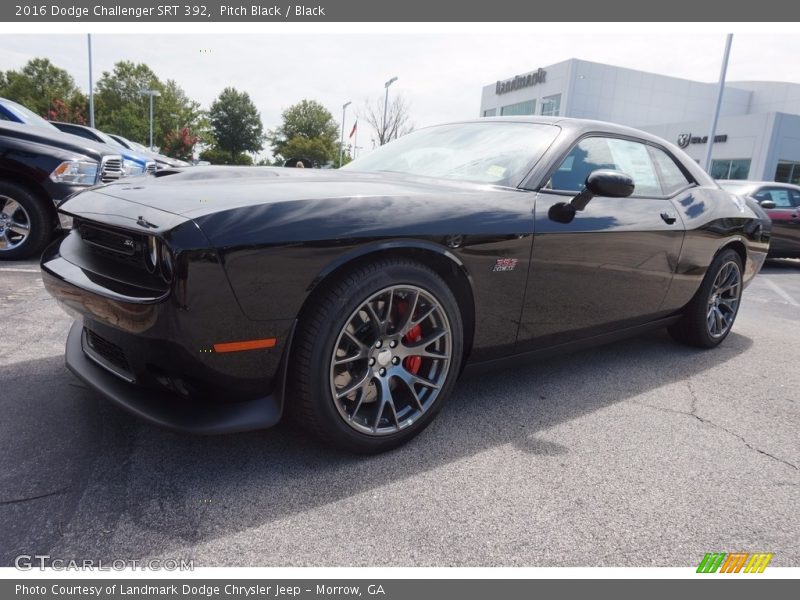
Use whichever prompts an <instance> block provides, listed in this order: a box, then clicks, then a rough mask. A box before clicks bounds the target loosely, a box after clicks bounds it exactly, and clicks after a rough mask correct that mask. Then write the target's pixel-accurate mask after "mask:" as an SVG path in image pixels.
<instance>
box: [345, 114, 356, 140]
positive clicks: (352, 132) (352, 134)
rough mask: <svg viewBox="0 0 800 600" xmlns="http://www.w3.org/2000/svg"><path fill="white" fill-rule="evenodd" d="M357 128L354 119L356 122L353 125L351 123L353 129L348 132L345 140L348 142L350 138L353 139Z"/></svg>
mask: <svg viewBox="0 0 800 600" xmlns="http://www.w3.org/2000/svg"><path fill="white" fill-rule="evenodd" d="M357 128H358V119H356V122H355V123H353V128H352V129H351V130H350V135H348V136H347V139H348V140H349V139H350V138H352V137H353V136H354V135H355V134H356V129H357Z"/></svg>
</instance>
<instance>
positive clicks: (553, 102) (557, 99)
mask: <svg viewBox="0 0 800 600" xmlns="http://www.w3.org/2000/svg"><path fill="white" fill-rule="evenodd" d="M560 111H561V94H555V95H554V96H545V97H544V98H542V115H544V116H546V117H557V116H558V113H559V112H560Z"/></svg>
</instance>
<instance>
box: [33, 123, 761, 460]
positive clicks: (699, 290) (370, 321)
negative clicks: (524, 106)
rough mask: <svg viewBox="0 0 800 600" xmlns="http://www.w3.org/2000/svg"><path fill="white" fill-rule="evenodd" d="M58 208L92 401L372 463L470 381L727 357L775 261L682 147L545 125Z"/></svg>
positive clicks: (70, 350)
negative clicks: (622, 350)
mask: <svg viewBox="0 0 800 600" xmlns="http://www.w3.org/2000/svg"><path fill="white" fill-rule="evenodd" d="M61 210H62V211H63V212H64V213H65V214H68V215H70V216H72V217H74V219H75V228H74V229H73V231H72V233H71V234H70V235H69V236H67V237H66V238H65V239H64V240H63V241H62V242H61V243H58V244H54V245H52V246H51V247H50V248H49V249H48V250H47V251H46V252H45V254H44V256H43V258H42V272H43V278H44V281H45V284H46V286H47V289H48V290H49V291H50V293H51V294H52V295H53V296H54V297H55V298H57V299H58V300H59V301H61V302H62V303H63V304H65V305H66V306H67V307H69V308H70V309H72V310H74V311H77V312H78V313H79V314H80V315H81V317H80V318H79V319H78V320H77V321H76V322H75V324H74V325H73V327H72V330H71V332H70V334H69V339H68V340H67V351H66V359H67V365H68V367H69V368H70V369H71V370H72V371H73V372H74V373H75V374H76V375H77V376H78V377H79V378H81V379H82V380H83V381H85V382H86V384H87V385H88V386H89V387H90V388H92V389H94V390H97V391H99V392H100V393H101V394H103V395H104V396H106V397H107V398H108V399H110V400H112V401H113V402H115V403H117V404H118V405H120V406H123V407H125V408H127V409H128V410H130V411H132V412H133V413H135V414H137V415H139V416H141V417H144V418H146V419H149V420H150V421H152V422H155V423H158V424H161V425H166V426H170V427H173V428H177V429H180V430H184V431H192V432H198V433H222V432H230V431H240V430H246V429H254V428H263V427H269V426H271V425H274V424H275V423H277V422H278V420H279V419H280V418H281V415H282V413H283V412H289V413H291V414H293V415H294V416H295V418H296V419H297V420H298V421H299V422H300V423H302V424H303V425H304V426H305V427H307V428H308V429H309V430H310V431H311V432H313V433H315V434H316V435H318V436H319V437H320V438H322V439H323V440H326V441H328V442H330V443H333V444H335V445H338V446H340V447H343V448H347V449H350V450H354V451H359V452H378V451H381V450H386V449H388V448H391V447H394V446H397V445H398V444H400V443H403V442H404V441H406V440H408V439H409V438H411V437H412V436H414V435H416V434H417V433H419V432H420V431H421V430H422V429H423V428H424V427H425V426H427V425H428V424H429V423H430V422H431V419H432V418H433V417H434V415H435V414H436V413H437V412H438V411H439V409H440V408H441V407H442V404H443V402H444V401H445V400H446V398H447V397H448V395H449V394H450V392H451V391H452V389H453V385H454V384H455V381H456V379H457V378H458V376H459V374H460V373H461V372H462V369H464V368H469V369H479V368H486V367H487V366H492V365H494V364H497V362H499V361H504V360H507V359H509V358H511V357H535V356H542V355H544V354H547V353H551V352H553V351H564V350H568V349H570V348H576V347H580V346H585V345H588V344H595V343H598V342H600V341H603V340H610V339H616V338H619V337H621V336H626V335H633V334H636V333H639V332H642V331H645V330H648V329H652V328H658V327H669V330H670V332H671V333H672V335H673V336H674V337H675V338H676V339H678V340H680V341H682V342H686V343H689V344H692V345H695V346H700V347H704V348H710V347H714V346H716V345H717V344H719V343H720V342H721V341H722V340H723V339H725V337H726V336H727V335H728V333H729V332H730V330H731V327H732V325H733V322H734V319H735V318H736V314H737V311H738V309H739V303H740V300H741V294H742V289H743V288H744V287H745V286H746V285H747V284H748V283H749V282H750V281H751V280H752V279H753V277H754V276H755V275H756V273H758V271H759V269H760V268H761V265H762V263H763V261H764V258H765V256H766V253H767V248H768V244H769V221H768V220H765V219H762V218H760V217H759V216H758V215H757V214H756V213H754V212H753V211H752V210H751V209H750V208H749V207H748V206H747V204H746V203H745V202H744V201H743V200H742V199H740V198H738V197H736V196H734V195H732V194H730V193H728V192H725V191H724V190H721V189H720V188H719V187H718V186H717V185H716V184H715V183H714V181H713V180H712V179H710V178H709V176H708V175H706V173H705V172H704V171H702V170H701V169H700V168H699V167H698V166H697V165H696V164H695V163H694V161H692V159H691V158H689V157H688V156H686V155H685V154H684V153H683V152H681V151H680V150H679V149H678V148H676V147H675V146H673V145H671V144H669V143H667V142H665V141H663V140H661V139H659V138H656V137H653V136H651V135H648V134H646V133H643V132H640V131H637V130H634V129H629V128H623V127H618V126H614V125H610V124H607V123H599V122H592V121H580V120H570V119H559V118H548V117H534V118H524V117H523V118H505V119H502V118H500V119H482V120H479V121H471V122H463V123H456V124H449V125H442V126H438V127H431V128H428V129H424V130H420V131H417V132H415V133H412V134H409V135H407V136H405V137H403V138H401V139H399V140H397V141H395V142H393V143H391V144H388V145H386V146H383V147H381V148H380V149H378V150H375V151H374V152H372V153H371V154H369V155H367V156H364V157H363V158H359V159H358V160H356V161H354V162H352V163H350V164H349V165H348V166H347V167H345V168H344V169H341V170H338V171H336V170H317V169H282V168H278V169H273V168H263V169H260V168H236V167H207V168H203V167H194V168H192V169H186V170H184V171H183V172H181V173H177V174H170V175H166V176H162V177H156V178H151V179H149V180H147V181H144V182H141V183H140V182H138V181H137V182H131V183H123V182H120V183H118V184H114V185H111V186H106V187H104V188H101V189H98V190H94V191H89V192H86V193H83V194H79V195H77V196H75V197H74V198H72V199H70V200H69V201H67V202H66V203H65V204H64V205H63V206H61ZM687 360H689V358H688V357H687ZM620 369H621V370H622V369H624V365H620ZM486 410H491V406H487V407H486Z"/></svg>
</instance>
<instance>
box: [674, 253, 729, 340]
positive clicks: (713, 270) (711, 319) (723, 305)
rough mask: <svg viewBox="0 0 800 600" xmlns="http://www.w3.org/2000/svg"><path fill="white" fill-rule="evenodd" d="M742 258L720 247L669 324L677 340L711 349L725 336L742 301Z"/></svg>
mask: <svg viewBox="0 0 800 600" xmlns="http://www.w3.org/2000/svg"><path fill="white" fill-rule="evenodd" d="M742 287H743V286H742V259H741V257H740V256H739V254H738V253H737V252H736V251H735V250H731V249H728V250H723V251H722V252H720V253H719V254H717V256H716V257H715V258H714V260H713V261H712V263H711V265H710V266H709V268H708V271H707V272H706V275H705V277H704V278H703V282H702V283H701V284H700V288H699V289H698V290H697V293H696V294H695V296H694V298H693V299H692V301H691V302H690V303H689V304H688V305H687V306H686V308H685V309H684V311H683V317H682V318H681V320H680V321H678V322H677V323H675V324H674V325H672V326H670V328H669V333H670V334H671V335H672V337H673V338H675V339H676V340H677V341H679V342H682V343H684V344H688V345H690V346H697V347H699V348H713V347H715V346H717V345H719V344H720V343H721V342H722V340H724V339H725V338H726V337H728V334H729V333H730V332H731V328H732V327H733V322H734V321H735V320H736V315H737V314H738V312H739V304H740V302H741V300H742Z"/></svg>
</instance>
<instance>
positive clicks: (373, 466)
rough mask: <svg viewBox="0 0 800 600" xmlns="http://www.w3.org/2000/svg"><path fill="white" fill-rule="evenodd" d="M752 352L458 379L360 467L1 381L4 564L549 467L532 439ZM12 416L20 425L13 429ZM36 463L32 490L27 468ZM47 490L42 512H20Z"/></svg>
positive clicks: (197, 536) (35, 370) (178, 538)
mask: <svg viewBox="0 0 800 600" xmlns="http://www.w3.org/2000/svg"><path fill="white" fill-rule="evenodd" d="M751 345H752V341H751V340H750V339H749V338H746V337H743V336H741V335H737V334H736V333H732V334H731V335H730V336H729V338H728V339H727V340H726V341H725V343H724V344H723V345H722V346H721V347H720V348H717V349H716V350H713V351H702V350H696V349H692V348H687V347H684V346H680V345H677V344H675V343H674V342H672V341H671V340H670V339H669V338H668V336H667V335H666V333H665V332H656V333H653V334H648V335H646V336H643V337H639V338H634V339H632V340H628V341H624V342H619V343H616V344H613V345H610V346H605V347H601V348H596V349H592V350H587V351H583V352H579V353H575V354H571V355H569V356H566V357H561V358H556V359H550V360H546V361H541V362H537V363H535V364H532V365H530V366H525V367H523V368H515V369H508V370H504V371H497V372H493V373H489V374H483V375H482V376H480V377H473V378H469V379H464V380H462V381H461V382H459V384H458V385H457V387H456V389H455V391H454V393H453V396H452V397H451V398H450V399H449V401H448V403H447V405H446V406H445V407H444V409H443V410H442V412H441V413H440V415H439V416H438V417H437V418H436V419H435V421H434V422H433V424H432V425H431V426H430V427H429V428H428V429H427V430H426V431H425V432H423V433H422V434H421V435H420V436H418V437H417V438H415V439H414V440H412V441H411V442H410V443H408V444H407V445H405V446H403V447H402V448H399V449H397V450H394V451H392V452H389V453H386V454H382V455H378V456H369V457H365V456H354V455H350V454H345V453H342V452H337V451H333V450H331V449H329V448H326V447H323V446H320V445H319V444H317V443H316V442H314V441H312V440H310V439H309V438H308V437H306V436H305V435H302V434H298V431H297V430H296V428H295V427H294V426H291V425H288V424H281V425H279V426H278V427H276V428H274V429H272V430H270V431H260V432H252V433H245V434H237V435H227V436H221V437H191V436H186V435H180V434H174V433H171V432H168V431H164V430H161V429H158V428H156V427H153V426H150V425H149V424H144V423H142V422H140V421H138V420H137V419H135V418H134V417H132V416H130V415H128V414H127V413H124V412H123V411H121V410H118V409H116V408H115V407H113V406H111V405H109V404H107V403H106V402H104V401H102V399H100V398H98V397H97V396H96V395H95V394H93V393H91V392H90V391H89V390H87V389H85V388H82V387H80V386H79V384H77V382H76V380H75V379H74V378H73V377H72V376H71V375H70V374H69V373H68V372H66V370H65V369H64V367H63V362H62V359H61V357H51V358H46V359H41V360H38V361H29V363H17V364H16V365H11V366H6V367H2V368H0V378H2V380H3V381H4V382H9V384H10V385H16V386H17V387H18V389H19V387H20V386H21V387H23V388H24V389H25V390H27V393H26V394H24V395H23V396H22V397H16V398H14V399H13V401H10V400H8V399H6V400H3V401H1V402H0V410H4V411H6V412H5V415H6V418H7V421H6V425H5V426H2V425H0V433H2V434H3V436H4V437H5V441H4V442H2V444H3V446H4V449H5V450H6V451H5V452H4V453H3V454H4V458H2V459H0V461H2V464H0V467H1V468H2V469H3V472H4V475H3V476H2V480H1V481H2V483H3V484H4V486H5V490H6V492H5V494H6V495H10V496H16V497H17V500H14V498H11V500H14V502H0V517H2V519H3V520H4V521H7V522H11V521H10V520H9V519H11V518H13V522H14V526H12V528H11V529H10V530H7V533H8V531H10V532H11V535H12V538H13V539H12V538H9V539H10V542H9V544H8V545H7V546H6V547H5V548H0V564H4V565H5V564H10V561H11V557H12V556H13V555H14V554H13V552H17V551H19V550H20V549H22V548H26V550H25V551H26V552H27V553H33V551H39V552H42V551H47V552H49V553H50V554H51V555H53V556H58V555H61V556H62V557H65V556H84V557H85V556H93V557H97V558H109V557H117V556H124V557H126V558H139V557H143V556H148V555H152V553H163V552H165V551H167V550H169V549H170V548H173V549H174V548H186V547H187V546H189V547H190V546H192V545H194V544H197V543H200V542H204V541H208V540H212V539H215V538H218V537H222V536H229V535H231V534H232V533H236V532H238V531H243V530H246V529H248V528H254V527H258V526H259V525H262V524H265V523H268V522H271V521H275V520H278V519H283V518H285V517H287V516H291V515H293V514H298V513H302V512H304V511H307V510H310V509H313V508H315V507H319V506H322V505H326V504H329V503H333V502H338V501H341V500H343V499H346V498H348V497H351V496H355V495H358V494H362V493H364V492H367V491H369V490H373V489H377V488H380V487H381V486H385V485H388V484H393V483H396V482H401V481H403V480H404V479H406V478H410V477H414V476H415V475H417V474H419V473H421V472H426V471H431V470H434V469H437V468H439V467H441V466H443V465H446V464H448V463H451V462H453V461H459V460H462V459H465V458H469V457H470V456H474V455H476V454H478V453H480V452H482V451H484V450H487V449H490V448H494V447H497V446H502V445H511V446H513V448H515V449H517V450H521V451H524V452H528V453H532V454H536V455H539V456H542V457H545V459H546V458H547V457H558V456H559V455H563V454H566V453H569V452H570V451H571V449H570V448H568V447H564V446H562V445H559V444H555V443H552V442H548V441H546V440H544V439H541V437H540V436H541V435H542V434H543V433H546V432H547V430H548V429H550V428H552V427H555V426H557V425H559V424H561V423H564V422H567V421H570V420H574V419H578V418H580V417H582V416H584V415H587V414H589V413H592V412H594V411H597V410H601V409H603V408H605V407H608V406H611V405H613V404H615V403H619V402H625V401H626V400H628V399H630V398H632V397H635V396H637V395H639V394H642V393H645V392H647V391H648V390H652V389H655V388H659V387H661V386H665V385H668V384H674V383H675V382H676V380H681V379H686V378H689V377H693V376H697V375H698V374H701V373H703V372H705V371H707V370H710V369H716V368H719V367H720V366H722V365H724V364H725V363H726V362H727V361H729V360H731V359H732V358H734V357H736V356H738V355H740V354H741V353H743V352H745V351H746V350H747V349H748V348H749V347H750V346H751ZM20 372H24V373H26V375H25V377H24V381H22V379H21V377H22V376H20V375H19V373H20ZM15 378H16V379H15ZM55 390H60V391H58V392H55ZM37 414H38V415H39V416H38V417H37ZM19 419H22V420H24V421H26V422H27V425H26V426H24V427H19V426H17V424H16V423H15V420H19ZM20 460H23V462H24V461H28V462H27V463H25V465H26V468H22V469H21V468H19V465H18V464H17V463H19V461H20ZM7 461H14V462H15V464H16V465H17V466H13V465H8V464H4V463H6V462H7ZM37 465H40V466H41V472H40V474H39V476H38V477H36V478H35V480H36V481H35V482H34V483H36V482H38V483H37V485H38V486H39V487H38V488H36V489H34V488H32V487H31V485H32V483H31V481H30V477H31V475H30V473H29V472H28V471H29V468H30V469H37V468H39V467H37ZM34 487H35V486H34ZM48 490H50V491H53V495H52V496H50V497H49V498H50V499H49V500H47V499H34V500H31V501H27V502H26V501H25V495H26V494H28V495H32V496H35V495H36V494H42V493H48ZM4 512H5V514H4ZM55 521H58V526H56V523H55ZM14 527H17V528H18V532H17V533H14V532H15V531H16V530H15V529H14ZM123 530H124V531H126V532H132V533H131V535H130V536H127V535H120V534H119V533H120V531H123ZM148 532H150V534H151V535H148ZM115 533H116V534H117V535H115ZM165 537H166V538H167V539H168V541H167V542H165ZM112 540H113V541H112ZM26 544H27V545H26Z"/></svg>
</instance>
